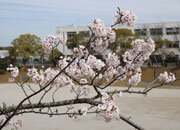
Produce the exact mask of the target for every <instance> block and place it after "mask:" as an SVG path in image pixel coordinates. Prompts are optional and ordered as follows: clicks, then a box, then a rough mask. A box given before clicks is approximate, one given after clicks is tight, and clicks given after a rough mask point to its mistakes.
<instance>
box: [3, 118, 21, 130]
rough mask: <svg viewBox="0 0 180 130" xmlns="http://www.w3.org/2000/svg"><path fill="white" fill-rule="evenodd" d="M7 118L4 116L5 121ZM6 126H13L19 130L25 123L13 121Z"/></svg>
mask: <svg viewBox="0 0 180 130" xmlns="http://www.w3.org/2000/svg"><path fill="white" fill-rule="evenodd" d="M6 119H7V117H6V116H4V120H6ZM6 126H12V127H13V129H16V130H17V129H19V128H20V127H22V126H23V121H22V120H11V121H9V122H8V124H7V125H6Z"/></svg>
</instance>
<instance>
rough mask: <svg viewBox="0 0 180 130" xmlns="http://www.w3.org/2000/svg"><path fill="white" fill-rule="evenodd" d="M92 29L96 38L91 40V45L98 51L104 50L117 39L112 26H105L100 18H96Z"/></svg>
mask: <svg viewBox="0 0 180 130" xmlns="http://www.w3.org/2000/svg"><path fill="white" fill-rule="evenodd" d="M92 31H93V34H94V35H95V37H96V39H95V40H94V41H93V42H91V47H92V48H93V49H94V50H95V51H96V52H100V53H101V52H103V51H104V50H105V49H106V48H107V47H108V45H109V43H113V42H114V41H115V39H116V33H115V32H114V31H113V30H112V28H111V27H105V26H104V24H103V22H102V21H101V20H100V19H96V20H94V23H93V25H92Z"/></svg>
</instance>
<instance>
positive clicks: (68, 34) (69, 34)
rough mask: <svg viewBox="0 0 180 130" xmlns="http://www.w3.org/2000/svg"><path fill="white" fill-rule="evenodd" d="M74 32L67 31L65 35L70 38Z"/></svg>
mask: <svg viewBox="0 0 180 130" xmlns="http://www.w3.org/2000/svg"><path fill="white" fill-rule="evenodd" d="M75 34H76V32H67V37H68V38H71V37H73V36H74V35H75Z"/></svg>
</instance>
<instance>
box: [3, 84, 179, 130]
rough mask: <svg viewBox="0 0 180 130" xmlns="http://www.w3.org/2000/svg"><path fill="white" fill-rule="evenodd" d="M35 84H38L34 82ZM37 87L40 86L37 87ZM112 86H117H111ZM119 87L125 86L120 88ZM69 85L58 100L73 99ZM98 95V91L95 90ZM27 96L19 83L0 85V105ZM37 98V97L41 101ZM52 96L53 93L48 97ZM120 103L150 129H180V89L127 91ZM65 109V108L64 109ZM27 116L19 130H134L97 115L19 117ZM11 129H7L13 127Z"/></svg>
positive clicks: (128, 114) (124, 111)
mask: <svg viewBox="0 0 180 130" xmlns="http://www.w3.org/2000/svg"><path fill="white" fill-rule="evenodd" d="M33 86H34V85H33ZM34 87H37V86H34ZM110 89H114V87H111V88H110ZM116 89H122V88H118V87H116ZM69 90H70V88H69V87H65V88H62V89H60V90H59V92H58V93H57V94H56V100H57V99H71V98H72V97H70V96H73V95H69V94H68V93H69ZM92 94H94V92H92ZM22 97H24V94H23V93H22V91H21V89H20V88H19V87H17V86H16V85H15V84H0V104H2V102H6V103H7V104H16V103H17V102H18V101H20V100H21V98H22ZM37 99H38V97H35V98H34V100H37ZM49 99H51V97H50V95H49V96H47V97H46V99H45V100H49ZM117 104H118V105H119V108H120V111H121V113H122V114H123V115H126V116H128V117H131V120H133V121H134V122H136V123H137V124H139V125H141V126H142V127H144V128H145V129H147V130H180V90H179V89H154V90H153V91H151V93H150V94H149V95H148V96H146V97H145V96H143V95H134V94H123V96H122V97H119V98H117ZM62 110H64V108H62ZM15 118H16V119H23V122H24V125H23V127H22V128H20V129H19V130H109V129H111V130H134V128H133V127H131V126H129V125H128V124H126V123H125V122H123V121H121V120H120V121H117V120H113V121H111V122H110V123H106V122H105V121H104V120H103V119H102V118H100V117H97V116H96V115H95V114H93V115H89V116H85V117H80V118H79V119H78V120H74V119H70V118H68V117H65V116H63V117H57V116H56V117H52V118H49V116H45V115H34V114H26V115H23V116H18V117H15ZM9 129H10V128H5V130H9Z"/></svg>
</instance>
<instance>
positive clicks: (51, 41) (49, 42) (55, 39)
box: [42, 35, 67, 54]
mask: <svg viewBox="0 0 180 130" xmlns="http://www.w3.org/2000/svg"><path fill="white" fill-rule="evenodd" d="M66 41H67V39H66V38H64V37H61V36H59V35H57V36H54V35H48V36H47V37H46V39H45V40H44V42H43V43H42V48H43V49H44V52H45V54H50V53H51V52H52V49H53V48H54V47H55V46H57V45H58V44H59V43H61V44H65V43H66Z"/></svg>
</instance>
